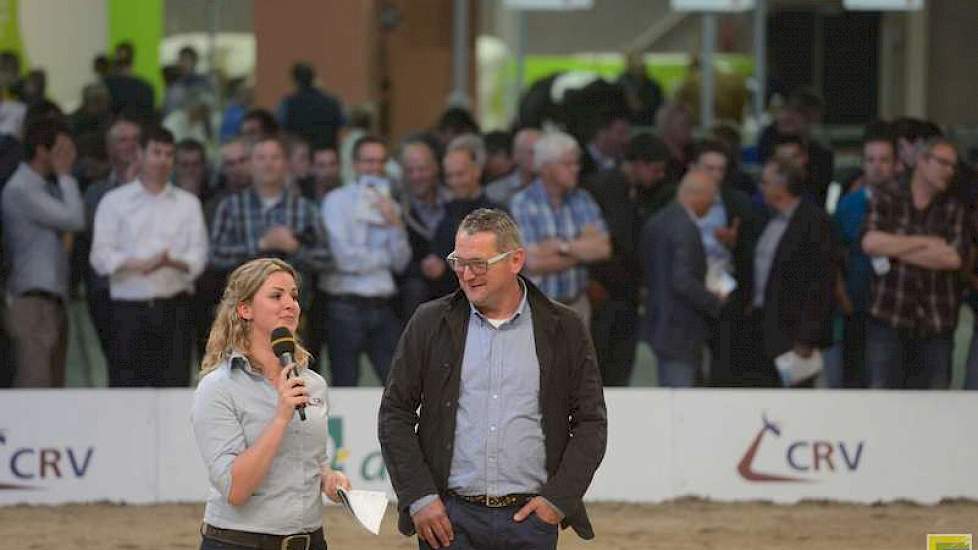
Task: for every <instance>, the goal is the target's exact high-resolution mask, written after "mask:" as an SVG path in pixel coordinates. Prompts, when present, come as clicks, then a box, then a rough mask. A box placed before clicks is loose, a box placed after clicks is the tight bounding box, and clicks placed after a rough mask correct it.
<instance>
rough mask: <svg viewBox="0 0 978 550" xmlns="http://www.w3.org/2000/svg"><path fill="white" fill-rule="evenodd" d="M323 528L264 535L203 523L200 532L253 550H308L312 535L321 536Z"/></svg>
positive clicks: (210, 537)
mask: <svg viewBox="0 0 978 550" xmlns="http://www.w3.org/2000/svg"><path fill="white" fill-rule="evenodd" d="M322 530H323V528H322V527H320V528H319V529H317V530H315V531H313V532H311V533H297V534H295V535H266V534H264V533H250V532H248V531H236V530H234V529H221V528H220V527H214V526H213V525H208V524H206V523H205V524H204V525H203V526H202V527H201V529H200V533H201V534H202V535H204V536H205V537H207V538H209V539H214V540H216V541H219V542H224V543H227V544H237V545H239V546H246V547H248V548H254V549H255V550H309V546H310V543H311V542H312V539H313V537H322Z"/></svg>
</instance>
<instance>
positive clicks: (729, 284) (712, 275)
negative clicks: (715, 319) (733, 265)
mask: <svg viewBox="0 0 978 550" xmlns="http://www.w3.org/2000/svg"><path fill="white" fill-rule="evenodd" d="M736 288H737V280H736V279H734V278H733V277H731V276H730V273H728V272H727V269H726V267H725V266H724V264H723V263H722V262H710V264H709V265H708V266H707V269H706V289H707V290H709V291H710V292H712V293H714V294H719V295H720V296H723V297H727V296H729V295H730V293H731V292H733V291H734V290H736Z"/></svg>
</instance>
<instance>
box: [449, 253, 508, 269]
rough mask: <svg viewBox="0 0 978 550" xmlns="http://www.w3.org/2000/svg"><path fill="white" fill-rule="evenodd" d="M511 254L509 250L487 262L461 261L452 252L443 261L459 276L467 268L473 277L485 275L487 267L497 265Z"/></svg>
mask: <svg viewBox="0 0 978 550" xmlns="http://www.w3.org/2000/svg"><path fill="white" fill-rule="evenodd" d="M512 253H513V251H512V250H509V251H506V252H503V253H502V254H497V255H496V256H493V257H492V258H489V259H488V260H463V259H461V258H459V257H458V256H456V255H455V253H454V252H452V253H451V254H449V255H448V257H447V258H445V260H446V261H447V262H448V265H449V267H451V268H452V269H453V270H455V272H456V273H458V274H460V275H461V274H462V273H463V272H464V271H465V268H466V267H467V268H469V270H470V271H471V272H472V274H473V275H485V274H486V272H487V271H489V266H491V265H492V264H495V263H498V262H499V261H501V260H502V259H503V258H505V257H506V256H509V255H510V254H512Z"/></svg>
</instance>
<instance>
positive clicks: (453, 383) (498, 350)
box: [378, 209, 607, 549]
mask: <svg viewBox="0 0 978 550" xmlns="http://www.w3.org/2000/svg"><path fill="white" fill-rule="evenodd" d="M525 261H526V251H525V250H524V248H523V247H522V244H521V242H520V237H519V230H518V229H517V228H516V225H515V223H514V222H513V220H512V219H511V218H510V217H509V216H507V215H506V214H505V213H503V212H501V211H499V210H488V209H479V210H476V211H474V212H472V213H471V214H469V215H468V216H467V217H466V218H465V219H464V220H463V221H462V223H461V225H460V227H459V230H458V233H457V234H456V240H455V250H454V251H453V252H452V254H451V255H450V256H449V263H450V266H451V268H452V269H453V271H454V272H455V274H456V276H457V277H458V279H459V284H460V286H461V290H459V291H457V292H455V293H454V294H452V295H449V296H445V297H443V298H440V299H438V300H435V301H432V302H428V303H426V304H424V305H422V306H421V307H420V308H418V310H417V312H416V313H415V314H414V317H412V318H411V320H410V321H409V323H408V325H407V328H406V329H405V331H404V333H403V335H402V336H401V341H400V343H399V344H398V347H397V352H396V354H395V357H394V362H393V365H392V368H391V372H390V377H389V378H388V380H387V388H386V390H385V392H384V397H383V400H382V401H381V405H380V418H379V430H378V433H379V437H380V445H381V450H382V452H383V455H384V461H385V463H386V464H387V469H388V472H389V473H390V476H391V482H392V484H393V486H394V490H395V491H396V493H397V496H398V509H399V510H400V519H399V523H398V527H399V529H400V531H401V532H402V533H404V534H405V535H411V534H414V533H417V534H418V537H419V545H420V547H421V548H422V549H424V548H428V547H432V548H440V547H442V546H448V545H450V544H451V545H452V548H488V547H496V545H498V544H499V543H500V542H505V543H508V544H512V545H518V546H519V547H525V548H556V544H557V531H558V527H557V525H558V524H561V525H563V526H564V527H568V526H569V527H573V528H574V530H575V531H576V532H577V533H578V535H580V536H581V537H582V538H585V539H590V538H593V537H594V532H593V530H592V528H591V524H590V521H589V520H588V516H587V512H586V511H585V509H584V505H583V502H582V497H583V496H584V493H585V491H587V488H588V485H589V484H590V482H591V479H592V477H593V476H594V472H595V471H596V470H597V467H598V465H599V464H600V462H601V459H602V458H603V456H604V450H605V445H606V442H607V416H606V412H605V405H604V397H603V393H602V388H601V377H600V374H599V373H598V368H597V364H596V362H595V358H594V349H593V346H592V345H591V339H590V338H589V336H588V334H587V330H586V329H585V328H584V324H583V322H582V321H581V319H580V318H579V317H577V315H576V314H575V313H574V312H573V311H572V310H571V309H569V308H568V307H565V306H563V305H561V304H559V303H557V302H554V301H552V300H550V299H548V298H547V297H546V296H545V295H544V294H543V293H542V292H540V291H539V290H538V289H537V288H536V287H535V286H533V284H532V283H531V282H529V281H528V280H526V279H524V278H522V277H520V276H519V272H520V270H521V269H522V268H523V264H524V263H525ZM419 407H420V410H419Z"/></svg>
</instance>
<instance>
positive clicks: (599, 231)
mask: <svg viewBox="0 0 978 550" xmlns="http://www.w3.org/2000/svg"><path fill="white" fill-rule="evenodd" d="M580 158H581V150H580V147H578V145H577V142H576V141H574V138H572V137H570V136H569V135H567V134H565V133H562V132H552V133H549V134H546V135H544V136H543V137H542V138H540V140H539V141H537V144H536V145H535V146H534V148H533V163H534V167H535V168H536V171H537V173H538V174H539V178H538V179H537V180H536V181H534V182H533V183H532V184H531V185H530V186H529V187H528V188H526V189H525V190H523V191H521V192H520V193H518V194H517V195H516V196H515V197H513V200H512V202H511V203H510V207H511V208H512V211H513V218H515V219H516V223H517V224H519V226H520V231H522V232H523V236H524V238H525V239H526V243H527V246H526V272H527V273H528V274H529V275H530V278H531V279H532V280H533V282H534V283H536V284H537V285H539V286H540V289H541V290H543V292H544V294H546V295H547V296H549V297H550V298H552V299H554V300H557V301H559V302H561V303H563V304H565V305H567V306H569V307H570V308H571V309H573V310H574V311H576V312H577V314H578V315H580V316H581V319H583V320H584V323H585V325H587V326H590V324H591V301H590V299H589V298H588V295H587V293H586V290H587V287H588V271H587V266H588V264H592V263H595V262H599V261H602V260H607V259H608V258H610V257H611V239H610V237H609V236H608V228H607V226H606V225H605V221H604V218H603V217H602V215H601V209H600V208H599V207H598V204H597V203H596V202H594V199H593V198H592V197H591V194H590V193H588V192H587V191H586V190H584V189H581V188H579V187H578V177H579V174H580V171H581V163H580Z"/></svg>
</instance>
